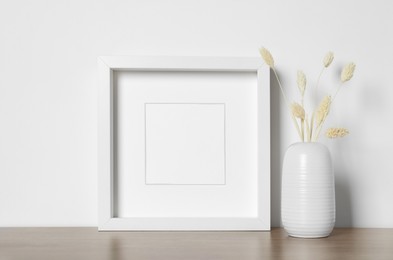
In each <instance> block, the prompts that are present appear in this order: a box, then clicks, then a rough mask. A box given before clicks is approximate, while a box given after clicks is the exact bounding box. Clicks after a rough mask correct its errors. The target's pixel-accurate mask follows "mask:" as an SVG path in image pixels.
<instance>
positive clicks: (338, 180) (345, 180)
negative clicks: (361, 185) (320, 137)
mask: <svg viewBox="0 0 393 260" xmlns="http://www.w3.org/2000/svg"><path fill="white" fill-rule="evenodd" d="M342 145H343V144H342V142H334V145H332V147H331V149H330V150H331V151H330V153H331V154H332V157H333V158H332V159H333V165H340V168H336V169H335V172H334V177H335V184H336V187H335V188H336V191H335V192H336V225H335V226H336V227H353V215H352V201H351V187H350V178H349V177H348V170H347V169H346V167H345V162H343V161H342V158H346V157H345V156H346V155H345V154H341V151H343V147H342ZM333 152H334V156H333Z"/></svg>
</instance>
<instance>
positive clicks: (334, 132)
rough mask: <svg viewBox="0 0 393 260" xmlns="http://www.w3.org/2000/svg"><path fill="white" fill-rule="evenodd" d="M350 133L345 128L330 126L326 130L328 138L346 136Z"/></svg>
mask: <svg viewBox="0 0 393 260" xmlns="http://www.w3.org/2000/svg"><path fill="white" fill-rule="evenodd" d="M347 134H349V131H348V130H347V129H345V128H329V129H328V130H327V131H326V136H327V137H328V138H337V137H344V136H346V135H347Z"/></svg>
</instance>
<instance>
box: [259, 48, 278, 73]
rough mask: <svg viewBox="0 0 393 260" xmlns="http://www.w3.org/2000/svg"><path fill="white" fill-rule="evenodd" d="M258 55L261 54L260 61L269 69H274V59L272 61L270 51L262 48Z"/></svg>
mask: <svg viewBox="0 0 393 260" xmlns="http://www.w3.org/2000/svg"><path fill="white" fill-rule="evenodd" d="M259 53H260V54H261V56H262V59H263V60H264V61H265V62H266V64H267V65H268V66H269V67H271V68H273V67H274V59H273V56H272V54H271V53H270V51H268V50H267V49H265V48H263V47H262V48H260V49H259Z"/></svg>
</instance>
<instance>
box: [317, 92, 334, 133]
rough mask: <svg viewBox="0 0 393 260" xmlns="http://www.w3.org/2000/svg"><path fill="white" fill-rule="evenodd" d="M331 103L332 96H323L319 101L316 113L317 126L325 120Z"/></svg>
mask: <svg viewBox="0 0 393 260" xmlns="http://www.w3.org/2000/svg"><path fill="white" fill-rule="evenodd" d="M331 103H332V98H331V97H330V96H325V97H324V98H323V99H322V101H321V103H319V106H318V109H317V113H316V120H317V121H316V122H317V127H320V126H321V125H322V123H323V122H324V121H325V119H326V117H327V115H328V114H329V111H330V104H331Z"/></svg>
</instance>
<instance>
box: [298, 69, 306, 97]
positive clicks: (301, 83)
mask: <svg viewBox="0 0 393 260" xmlns="http://www.w3.org/2000/svg"><path fill="white" fill-rule="evenodd" d="M306 84H307V79H306V75H305V74H304V72H303V71H301V70H298V71H297V86H298V88H299V91H300V94H301V95H302V97H304V92H305V91H306Z"/></svg>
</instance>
